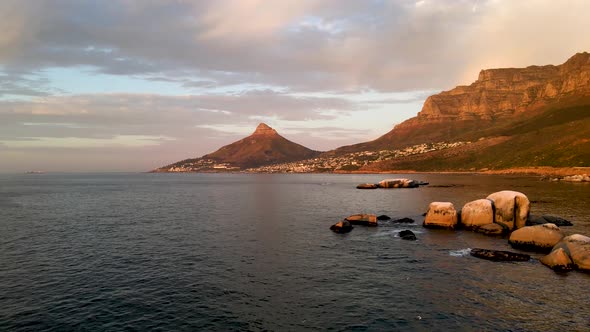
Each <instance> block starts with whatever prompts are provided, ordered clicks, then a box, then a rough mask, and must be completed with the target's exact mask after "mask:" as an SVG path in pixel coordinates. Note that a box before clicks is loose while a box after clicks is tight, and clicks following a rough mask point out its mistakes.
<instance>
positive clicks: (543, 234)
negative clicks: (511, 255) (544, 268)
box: [508, 224, 563, 251]
mask: <svg viewBox="0 0 590 332" xmlns="http://www.w3.org/2000/svg"><path fill="white" fill-rule="evenodd" d="M561 239H563V233H562V232H561V230H560V229H559V227H557V226H555V225H554V224H543V225H537V226H526V227H523V228H521V229H517V230H515V231H514V232H512V234H510V238H509V239H508V243H510V245H511V246H513V247H514V248H520V249H524V250H533V251H550V250H551V248H553V247H554V246H555V245H556V244H557V243H558V242H559V241H561Z"/></svg>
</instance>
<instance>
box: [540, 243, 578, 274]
mask: <svg viewBox="0 0 590 332" xmlns="http://www.w3.org/2000/svg"><path fill="white" fill-rule="evenodd" d="M539 261H540V262H541V263H543V265H546V266H548V267H550V268H551V269H553V270H555V271H569V270H571V269H573V268H574V263H573V262H572V259H571V258H570V256H569V255H568V254H567V252H566V251H565V250H564V249H563V248H557V249H555V250H553V251H552V252H551V253H550V254H549V255H547V256H544V257H541V259H539Z"/></svg>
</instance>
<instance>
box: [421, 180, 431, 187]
mask: <svg viewBox="0 0 590 332" xmlns="http://www.w3.org/2000/svg"><path fill="white" fill-rule="evenodd" d="M429 184H430V183H428V182H424V181H418V185H419V186H427V185H429Z"/></svg>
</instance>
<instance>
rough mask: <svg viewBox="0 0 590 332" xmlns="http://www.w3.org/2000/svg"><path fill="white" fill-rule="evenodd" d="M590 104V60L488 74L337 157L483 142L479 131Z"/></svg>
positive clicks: (581, 56)
mask: <svg viewBox="0 0 590 332" xmlns="http://www.w3.org/2000/svg"><path fill="white" fill-rule="evenodd" d="M587 104H590V54H589V53H587V52H584V53H578V54H576V55H574V56H572V57H571V58H570V59H569V60H567V61H566V62H565V63H564V64H562V65H558V66H553V65H547V66H529V67H526V68H502V69H486V70H482V71H481V72H480V73H479V78H478V79H477V80H476V81H475V82H474V83H472V84H471V85H469V86H457V87H456V88H454V89H452V90H450V91H444V92H441V93H439V94H436V95H433V96H430V97H428V98H427V99H426V101H425V102H424V106H423V107H422V110H421V111H420V112H419V113H418V115H417V116H416V117H414V118H411V119H409V120H406V121H404V122H402V123H400V124H399V125H397V126H395V127H394V128H393V129H392V130H391V131H390V132H388V133H387V134H385V135H383V136H381V137H379V138H378V139H376V140H374V141H371V142H366V143H361V144H356V145H351V146H345V147H341V148H339V149H337V150H336V153H342V152H354V151H364V150H379V149H383V148H400V147H404V146H410V145H414V144H420V143H426V142H436V141H447V140H460V139H466V138H471V139H473V138H479V137H478V136H480V137H481V135H480V134H481V130H482V128H487V129H491V128H496V127H508V128H509V127H510V124H511V122H519V121H523V120H525V119H527V118H533V117H535V116H538V115H539V114H541V113H543V112H544V111H547V110H549V109H555V108H565V107H568V106H578V105H587Z"/></svg>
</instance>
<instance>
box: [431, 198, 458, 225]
mask: <svg viewBox="0 0 590 332" xmlns="http://www.w3.org/2000/svg"><path fill="white" fill-rule="evenodd" d="M457 220H458V218H457V211H456V210H455V206H453V203H451V202H432V203H430V205H429V206H428V212H426V217H425V218H424V224H423V226H424V227H427V228H448V229H455V227H456V226H457Z"/></svg>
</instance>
